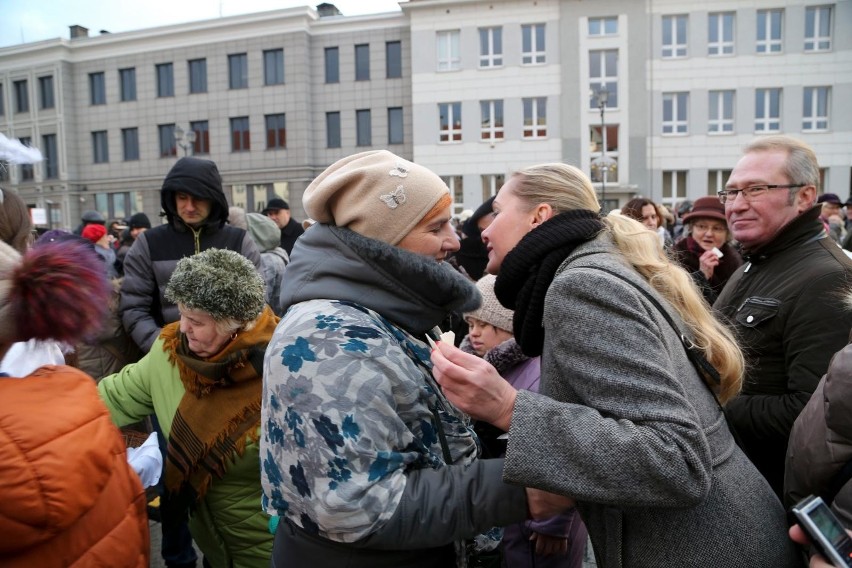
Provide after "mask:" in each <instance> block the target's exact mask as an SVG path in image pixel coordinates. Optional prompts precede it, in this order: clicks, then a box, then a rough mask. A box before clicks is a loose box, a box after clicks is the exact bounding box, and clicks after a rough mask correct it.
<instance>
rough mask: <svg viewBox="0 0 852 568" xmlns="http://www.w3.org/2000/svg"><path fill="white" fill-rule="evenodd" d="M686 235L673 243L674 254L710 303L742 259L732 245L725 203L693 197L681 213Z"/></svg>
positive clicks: (713, 198)
mask: <svg viewBox="0 0 852 568" xmlns="http://www.w3.org/2000/svg"><path fill="white" fill-rule="evenodd" d="M683 222H684V224H685V225H686V233H685V236H684V237H683V238H682V239H681V240H679V241H678V242H677V243H675V246H674V251H673V252H674V258H675V260H677V262H678V263H679V264H680V265H681V266H683V267H684V268H685V269H686V270H687V272H689V273H690V276H692V280H693V281H694V282H695V283H696V284H697V285H698V288H699V289H700V290H701V293H702V295H703V296H704V299H706V300H707V302H708V303H710V304H712V303H713V302H714V301H716V297H717V296H718V295H719V292H721V291H722V288H724V287H725V283H726V282H727V281H728V279H729V278H730V277H731V275H732V274H733V273H734V272H735V271H736V270H737V268H739V267H740V265H742V263H743V259H742V257H741V256H740V253H739V252H737V249H735V248H734V247H733V246H731V243H730V242H731V232H730V231H729V230H728V223H727V220H726V219H725V206H724V205H722V202H721V201H719V199H718V198H717V197H701V198H699V199H697V200H695V205H694V206H693V208H692V211H691V212H690V213H688V214H687V215H684V217H683Z"/></svg>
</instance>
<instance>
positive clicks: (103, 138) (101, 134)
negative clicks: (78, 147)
mask: <svg viewBox="0 0 852 568" xmlns="http://www.w3.org/2000/svg"><path fill="white" fill-rule="evenodd" d="M92 163H93V164H108V163H109V136H108V134H107V131H106V130H93V131H92Z"/></svg>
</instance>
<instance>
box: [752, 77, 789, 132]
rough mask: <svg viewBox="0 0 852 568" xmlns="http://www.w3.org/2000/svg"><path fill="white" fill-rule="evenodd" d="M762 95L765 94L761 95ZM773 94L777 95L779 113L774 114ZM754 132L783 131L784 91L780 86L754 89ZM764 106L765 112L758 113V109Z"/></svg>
mask: <svg viewBox="0 0 852 568" xmlns="http://www.w3.org/2000/svg"><path fill="white" fill-rule="evenodd" d="M761 95H763V96H762V97H761ZM773 95H777V99H778V100H777V103H775V104H776V106H777V107H778V112H777V115H775V116H773V114H772V105H773V101H772V98H773ZM754 97H755V102H754V132H755V133H767V132H773V133H775V132H781V116H782V112H783V109H782V104H783V93H782V90H781V88H780V87H767V88H760V89H755V91H754ZM761 99H762V100H761ZM761 105H762V106H763V109H764V111H765V112H764V113H763V114H762V115H760V114H758V111H759V109H760V107H761Z"/></svg>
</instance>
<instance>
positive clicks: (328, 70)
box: [325, 47, 340, 83]
mask: <svg viewBox="0 0 852 568" xmlns="http://www.w3.org/2000/svg"><path fill="white" fill-rule="evenodd" d="M325 82H326V83H339V82H340V50H339V49H338V48H336V47H326V48H325Z"/></svg>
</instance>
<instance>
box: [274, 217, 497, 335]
mask: <svg viewBox="0 0 852 568" xmlns="http://www.w3.org/2000/svg"><path fill="white" fill-rule="evenodd" d="M284 280H285V282H284V284H283V290H282V293H281V301H282V306H283V308H282V309H283V310H285V311H286V310H287V308H289V307H290V306H291V305H293V304H297V303H299V302H305V301H308V300H316V299H329V300H346V301H350V302H354V303H356V304H360V305H362V306H364V307H366V308H369V309H371V310H374V311H375V312H377V313H379V314H381V315H382V316H383V317H385V318H387V319H388V320H390V321H392V322H393V323H394V324H396V325H398V326H399V327H401V328H403V329H405V330H406V331H408V332H409V333H412V334H415V335H416V334H420V333H423V332H425V331H428V330H430V329H432V328H433V327H435V326H436V325H438V324H439V323H441V321H443V320H444V319H445V318H446V317H447V315H448V314H450V313H452V312H459V313H460V312H470V311H473V310H475V309H476V308H478V307H479V305H480V302H481V298H480V295H479V292H478V291H477V289H476V286H475V285H474V284H473V282H472V281H471V280H469V279H468V278H467V277H465V276H463V275H462V274H460V273H459V272H458V271H456V270H455V269H454V268H452V267H451V266H450V265H449V264H448V263H446V262H436V261H435V260H433V259H431V258H428V257H425V256H423V255H420V254H415V253H412V252H409V251H407V250H404V249H401V248H399V247H395V246H392V245H389V244H387V243H384V242H382V241H378V240H376V239H370V238H368V237H365V236H363V235H360V234H358V233H356V232H354V231H351V230H349V229H346V228H343V227H335V226H332V225H323V224H317V225H314V226H313V227H311V228H310V229H309V230H307V231H305V233H304V234H303V235H302V236H301V237H299V239H298V240H297V241H296V245H295V246H294V247H293V252H292V253H291V255H290V264H289V265H288V266H287V272H286V273H285V276H284Z"/></svg>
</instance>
